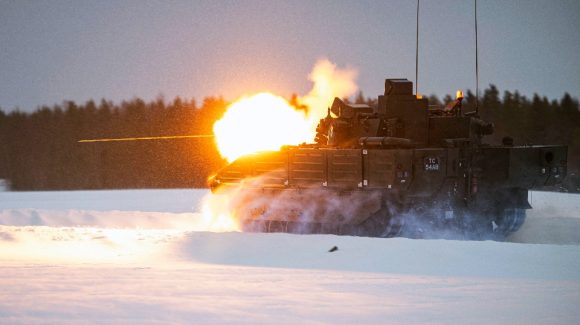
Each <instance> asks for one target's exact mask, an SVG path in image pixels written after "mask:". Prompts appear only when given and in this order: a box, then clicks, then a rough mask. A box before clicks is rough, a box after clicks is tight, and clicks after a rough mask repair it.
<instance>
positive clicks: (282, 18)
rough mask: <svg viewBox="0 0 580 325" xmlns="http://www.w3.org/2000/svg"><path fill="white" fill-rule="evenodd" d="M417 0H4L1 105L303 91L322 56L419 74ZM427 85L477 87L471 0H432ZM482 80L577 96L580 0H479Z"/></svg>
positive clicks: (426, 4)
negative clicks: (416, 36) (417, 70)
mask: <svg viewBox="0 0 580 325" xmlns="http://www.w3.org/2000/svg"><path fill="white" fill-rule="evenodd" d="M415 10H416V1H415V0H382V1H272V0H270V1H249V0H247V1H242V0H239V1H216V0H214V1H105V0H102V1H73V0H69V1H57V0H50V1H40V0H38V1H25V0H14V1H12V0H0V107H1V108H2V109H3V110H4V111H10V110H12V109H14V108H16V107H19V108H20V109H21V110H23V111H31V110H34V109H36V108H37V106H38V105H43V104H46V105H53V104H55V103H61V102H62V101H63V100H75V101H77V102H84V101H86V100H88V99H95V100H100V99H101V98H106V99H111V100H113V101H120V100H122V99H131V98H133V97H135V96H137V97H140V98H143V99H145V100H150V99H153V98H155V97H157V96H158V95H160V94H163V95H164V96H165V98H167V99H172V98H173V97H175V96H177V95H179V96H181V97H185V98H191V97H195V98H196V99H198V100H199V101H201V100H202V98H203V97H204V96H210V95H222V96H224V97H225V98H226V99H227V100H234V99H236V98H237V97H239V96H240V95H242V94H252V93H255V92H257V91H261V90H269V91H272V92H275V93H277V94H279V95H282V96H285V97H289V96H290V94H292V93H293V92H296V93H298V94H305V93H307V91H308V90H309V89H310V87H311V84H310V83H309V82H308V80H307V75H308V73H309V71H310V70H311V68H312V66H313V65H314V63H315V62H316V60H317V59H319V58H328V59H330V60H331V61H333V62H335V63H336V64H337V65H338V66H339V67H344V66H349V67H353V68H356V69H357V70H358V72H359V77H358V85H359V87H360V89H362V90H363V91H364V93H365V95H366V96H371V97H375V96H376V95H378V94H380V93H382V92H383V87H384V86H383V82H384V79H385V78H389V77H399V78H400V77H404V78H408V79H410V80H413V81H414V79H415V17H416V12H415ZM420 19H421V20H420V24H421V26H420V39H421V42H420V59H419V60H420V63H419V65H420V67H419V93H422V94H432V93H434V94H437V95H439V96H443V95H445V94H448V93H449V94H451V93H454V92H455V90H457V89H463V90H467V89H475V73H474V71H475V54H474V53H475V47H474V26H473V1H471V0H423V1H421V18H420ZM478 20H479V26H478V28H479V49H480V52H479V62H480V88H485V87H487V85H489V84H490V83H493V84H495V85H497V86H498V88H499V89H500V90H501V91H503V90H510V91H514V90H519V91H520V92H521V93H523V94H525V95H527V96H530V97H531V95H532V94H533V93H534V92H538V93H539V94H541V95H546V96H548V97H549V98H560V97H561V96H562V95H563V93H564V92H569V93H571V94H572V96H574V97H579V96H580V1H578V0H479V1H478Z"/></svg>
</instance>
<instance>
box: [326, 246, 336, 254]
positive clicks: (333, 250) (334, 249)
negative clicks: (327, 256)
mask: <svg viewBox="0 0 580 325" xmlns="http://www.w3.org/2000/svg"><path fill="white" fill-rule="evenodd" d="M337 250H338V247H336V246H333V247H332V248H331V249H330V250H329V251H328V252H329V253H332V252H336V251H337Z"/></svg>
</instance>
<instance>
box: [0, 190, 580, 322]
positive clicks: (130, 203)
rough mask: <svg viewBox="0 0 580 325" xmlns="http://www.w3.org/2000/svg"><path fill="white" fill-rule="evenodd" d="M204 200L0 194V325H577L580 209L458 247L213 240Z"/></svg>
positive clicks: (175, 194) (267, 237)
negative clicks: (506, 236)
mask: <svg viewBox="0 0 580 325" xmlns="http://www.w3.org/2000/svg"><path fill="white" fill-rule="evenodd" d="M207 194H208V192H207V191H206V190H131V191H78V192H28V193H27V192H22V193H18V192H0V289H1V290H0V324H31V323H42V324H46V323H48V324H79V323H99V324H167V323H182V324H263V323H266V324H414V323H420V324H422V323H454V324H466V323H469V324H489V323H492V324H498V323H499V324H578V322H579V321H580V309H579V308H578V306H580V196H579V195H574V194H559V193H542V192H534V193H531V194H530V202H531V204H532V206H534V208H535V209H534V210H532V211H530V212H529V214H528V215H529V217H528V219H527V221H526V223H525V224H524V226H523V227H522V229H521V230H520V232H518V233H516V234H515V235H514V236H512V237H511V238H509V241H510V242H493V241H484V242H474V241H472V242H467V241H451V240H411V239H405V238H394V239H377V238H357V237H339V236H332V235H307V236H305V235H302V236H301V235H290V234H246V233H237V232H225V233H219V232H212V231H208V230H211V228H210V227H209V226H208V223H207V221H206V220H205V218H204V216H203V215H202V213H201V212H200V211H201V202H202V200H203V197H204V196H206V195H207ZM333 246H337V247H338V250H337V251H335V252H332V253H330V252H328V250H329V249H330V248H331V247H333Z"/></svg>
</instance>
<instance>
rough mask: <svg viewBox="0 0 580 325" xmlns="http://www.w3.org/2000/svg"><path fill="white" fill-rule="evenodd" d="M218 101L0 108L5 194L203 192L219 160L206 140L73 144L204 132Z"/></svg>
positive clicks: (220, 105)
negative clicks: (124, 190)
mask: <svg viewBox="0 0 580 325" xmlns="http://www.w3.org/2000/svg"><path fill="white" fill-rule="evenodd" d="M226 105H227V103H226V102H225V101H224V100H223V99H222V98H216V97H208V98H205V99H204V100H203V102H202V103H201V105H198V104H197V102H196V101H195V100H193V99H192V100H182V99H180V98H176V99H175V100H173V101H172V102H169V103H167V102H165V101H164V100H163V99H162V98H158V99H157V100H155V101H152V102H149V103H146V102H144V101H143V100H141V99H133V100H130V101H124V102H121V103H119V104H116V103H113V102H110V101H107V100H101V101H100V102H99V103H95V102H94V101H88V102H86V103H84V104H82V105H78V104H76V103H75V102H72V101H67V102H64V103H63V104H61V105H55V106H53V107H42V108H40V109H39V110H37V111H36V112H34V113H23V112H18V111H15V112H11V113H9V114H5V113H3V112H2V111H1V110H0V179H1V178H4V179H7V180H9V182H10V184H11V188H12V189H13V190H57V189H59V190H60V189H66V190H74V189H113V188H175V187H203V186H205V184H206V178H207V176H208V175H210V174H211V173H212V172H214V171H216V170H217V169H218V168H219V167H220V166H222V165H223V164H224V162H223V161H222V160H221V159H220V156H219V154H218V152H217V150H216V148H215V145H214V142H213V138H200V139H167V140H153V141H129V142H125V141H124V142H99V143H78V140H81V139H96V138H125V137H150V136H168V135H192V134H212V126H213V123H214V121H215V120H216V119H218V118H220V117H221V116H222V115H223V112H224V111H225V108H226Z"/></svg>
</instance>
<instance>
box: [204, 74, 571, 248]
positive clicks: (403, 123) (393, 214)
mask: <svg viewBox="0 0 580 325" xmlns="http://www.w3.org/2000/svg"><path fill="white" fill-rule="evenodd" d="M462 97H463V96H462V94H461V93H460V92H458V96H457V99H456V100H455V101H454V102H452V103H449V104H448V105H447V106H444V107H432V106H430V105H429V103H428V100H427V99H426V98H421V97H419V96H416V95H414V94H413V83H412V82H411V81H408V80H406V79H387V80H386V81H385V92H384V94H383V95H380V96H379V97H378V105H377V106H376V107H370V106H367V105H351V104H347V103H345V102H343V101H342V100H340V99H339V98H336V99H335V100H334V102H333V103H332V106H331V107H330V108H329V112H328V115H327V117H326V118H324V119H322V120H320V123H319V125H318V127H317V135H316V139H315V141H314V143H313V144H303V145H299V146H288V147H284V148H282V149H281V150H280V151H275V152H262V153H257V154H252V155H248V156H244V157H242V158H239V159H238V160H236V161H234V162H233V163H231V164H230V165H228V166H226V167H225V168H223V169H222V170H220V171H219V172H218V173H217V174H216V175H215V176H213V177H212V178H210V181H209V185H210V188H211V189H212V191H213V192H215V193H221V192H222V191H225V192H229V196H228V197H229V198H230V202H229V208H230V209H231V213H233V214H234V215H235V217H236V218H237V219H238V220H239V221H240V222H241V224H242V228H243V230H244V231H257V232H289V233H328V234H339V235H359V236H371V237H393V236H399V235H404V236H409V237H423V238H425V237H461V238H469V239H502V238H504V237H505V236H508V235H509V234H511V233H513V232H515V231H517V230H518V229H519V228H520V226H521V225H522V224H523V223H524V221H525V217H526V210H527V209H530V208H531V206H530V204H529V202H528V190H530V189H536V188H542V187H545V186H553V185H555V184H559V183H560V182H561V181H562V179H563V178H564V177H565V176H566V163H567V147H566V146H561V145H526V146H516V145H514V142H513V140H512V139H511V138H507V137H506V138H504V140H503V143H502V144H501V145H490V144H485V143H484V142H483V138H484V137H485V136H486V135H490V134H492V133H493V131H494V127H493V124H492V123H488V122H485V121H483V120H481V119H480V118H479V116H478V114H477V113H476V112H468V113H466V112H463V110H462V100H463V98H462ZM281 123H283V121H281ZM264 136H267V135H264Z"/></svg>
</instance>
